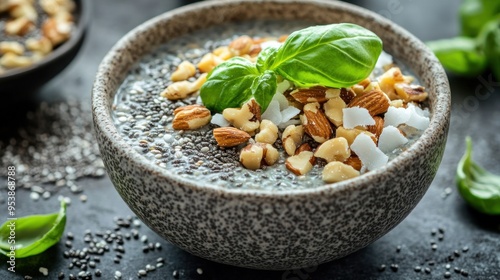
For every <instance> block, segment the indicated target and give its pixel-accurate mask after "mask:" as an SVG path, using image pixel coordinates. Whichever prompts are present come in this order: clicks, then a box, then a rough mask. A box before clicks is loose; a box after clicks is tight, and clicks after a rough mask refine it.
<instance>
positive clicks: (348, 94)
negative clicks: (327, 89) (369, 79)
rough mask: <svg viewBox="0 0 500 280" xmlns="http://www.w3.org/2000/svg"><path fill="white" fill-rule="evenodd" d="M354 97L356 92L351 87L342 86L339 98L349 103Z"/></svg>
mask: <svg viewBox="0 0 500 280" xmlns="http://www.w3.org/2000/svg"><path fill="white" fill-rule="evenodd" d="M354 97H356V93H355V92H354V91H353V90H352V89H345V88H342V89H341V90H340V98H342V100H344V102H345V104H349V103H350V102H351V101H352V100H353V99H354Z"/></svg>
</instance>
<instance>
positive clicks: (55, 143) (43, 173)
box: [0, 101, 105, 200]
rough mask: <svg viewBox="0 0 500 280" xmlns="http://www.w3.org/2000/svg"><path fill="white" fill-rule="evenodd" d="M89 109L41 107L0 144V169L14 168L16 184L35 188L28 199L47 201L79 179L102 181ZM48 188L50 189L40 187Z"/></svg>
mask: <svg viewBox="0 0 500 280" xmlns="http://www.w3.org/2000/svg"><path fill="white" fill-rule="evenodd" d="M92 131H93V128H92V118H91V113H90V108H89V107H88V106H84V105H83V103H79V102H76V101H66V102H60V103H54V104H48V103H44V102H43V103H41V104H40V105H39V106H38V108H36V109H35V110H34V111H30V112H28V113H27V115H26V124H25V125H24V126H23V127H20V128H19V129H18V131H17V134H16V135H14V136H13V137H12V138H11V139H9V141H8V142H2V141H0V151H3V153H1V159H0V166H1V168H3V169H5V168H7V166H10V165H14V166H16V167H17V168H16V175H17V178H18V179H17V180H16V182H17V183H16V184H17V186H19V187H23V188H25V189H32V187H35V189H36V190H37V192H32V193H31V195H30V197H31V199H33V200H38V199H39V198H40V195H42V197H43V198H45V199H47V198H49V197H50V196H51V193H53V192H56V191H57V189H58V188H60V187H63V186H67V187H71V186H73V185H75V182H76V181H77V180H78V179H80V178H83V177H102V176H103V175H104V174H105V172H104V164H103V162H102V160H101V158H100V153H99V149H98V147H97V142H96V141H95V138H94V135H93V133H92ZM40 184H50V185H51V186H50V187H49V186H47V188H51V189H47V190H46V189H45V187H46V186H43V187H42V186H41V185H40Z"/></svg>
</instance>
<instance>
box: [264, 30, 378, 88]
mask: <svg viewBox="0 0 500 280" xmlns="http://www.w3.org/2000/svg"><path fill="white" fill-rule="evenodd" d="M381 52H382V40H381V39H380V38H379V37H378V36H377V35H375V34H374V33H373V32H371V31H369V30H367V29H365V28H363V27H361V26H359V25H355V24H350V23H340V24H330V25H320V26H312V27H308V28H305V29H302V30H299V31H296V32H293V33H292V34H290V36H288V38H287V40H286V41H285V42H284V43H283V45H282V46H281V47H280V48H279V49H278V52H277V53H276V56H275V57H274V61H273V62H272V64H271V65H270V68H269V69H270V70H274V71H276V72H277V73H278V74H279V75H281V76H283V77H284V78H285V79H287V80H289V81H291V82H293V83H294V84H296V85H298V86H302V87H310V86H315V85H322V86H327V87H335V88H341V87H350V86H352V85H354V84H356V83H358V82H360V81H361V80H363V79H365V78H366V77H368V76H369V75H370V73H371V72H372V70H373V68H374V67H375V64H376V62H377V59H378V57H379V56H380V53H381Z"/></svg>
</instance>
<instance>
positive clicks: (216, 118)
mask: <svg viewBox="0 0 500 280" xmlns="http://www.w3.org/2000/svg"><path fill="white" fill-rule="evenodd" d="M210 122H211V123H213V124H215V125H218V126H220V127H226V126H230V125H231V124H230V123H229V122H228V121H227V120H226V119H225V118H224V116H222V114H219V113H217V114H214V115H213V116H212V120H210Z"/></svg>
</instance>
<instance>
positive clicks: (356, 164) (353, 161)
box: [344, 155, 363, 171]
mask: <svg viewBox="0 0 500 280" xmlns="http://www.w3.org/2000/svg"><path fill="white" fill-rule="evenodd" d="M344 163H345V164H347V165H350V166H352V167H353V168H354V169H356V170H358V171H360V170H361V167H362V166H363V164H362V163H361V160H360V159H359V157H358V156H356V155H351V156H350V157H349V158H348V159H346V160H345V161H344Z"/></svg>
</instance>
